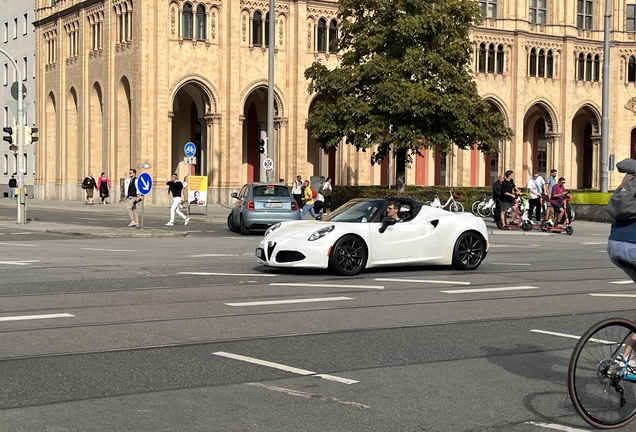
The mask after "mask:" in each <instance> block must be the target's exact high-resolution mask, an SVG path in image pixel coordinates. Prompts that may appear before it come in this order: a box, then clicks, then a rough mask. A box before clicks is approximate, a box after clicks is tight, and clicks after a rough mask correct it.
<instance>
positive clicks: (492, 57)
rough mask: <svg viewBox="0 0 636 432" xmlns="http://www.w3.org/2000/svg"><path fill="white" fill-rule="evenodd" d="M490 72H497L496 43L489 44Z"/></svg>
mask: <svg viewBox="0 0 636 432" xmlns="http://www.w3.org/2000/svg"><path fill="white" fill-rule="evenodd" d="M488 72H493V73H494V72H495V44H490V45H489V46H488Z"/></svg>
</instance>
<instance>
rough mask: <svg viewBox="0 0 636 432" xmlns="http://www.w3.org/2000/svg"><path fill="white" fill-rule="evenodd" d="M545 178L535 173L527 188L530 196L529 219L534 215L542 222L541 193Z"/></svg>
mask: <svg viewBox="0 0 636 432" xmlns="http://www.w3.org/2000/svg"><path fill="white" fill-rule="evenodd" d="M544 185H545V180H543V177H541V176H540V175H539V173H536V172H535V173H533V174H532V177H530V178H529V179H528V184H526V189H528V195H529V198H530V209H529V210H528V219H531V218H532V217H534V219H535V220H536V221H537V223H539V222H541V210H542V209H541V194H542V193H543V189H544Z"/></svg>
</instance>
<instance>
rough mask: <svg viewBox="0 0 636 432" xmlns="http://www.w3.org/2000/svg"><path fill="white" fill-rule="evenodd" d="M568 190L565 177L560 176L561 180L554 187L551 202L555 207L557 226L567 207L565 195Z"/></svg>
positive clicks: (555, 222) (555, 223)
mask: <svg viewBox="0 0 636 432" xmlns="http://www.w3.org/2000/svg"><path fill="white" fill-rule="evenodd" d="M567 193H568V192H567V191H566V190H565V179H564V178H563V177H559V181H558V182H557V184H555V185H554V186H553V187H552V195H551V196H550V204H552V208H553V209H554V214H555V217H554V225H555V226H557V225H559V224H560V223H561V222H562V221H563V215H564V214H565V209H564V208H563V197H565V195H566V194H567Z"/></svg>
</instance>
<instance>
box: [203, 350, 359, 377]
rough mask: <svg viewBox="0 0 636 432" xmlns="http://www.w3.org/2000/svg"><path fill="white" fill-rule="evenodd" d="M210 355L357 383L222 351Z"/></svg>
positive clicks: (294, 372)
mask: <svg viewBox="0 0 636 432" xmlns="http://www.w3.org/2000/svg"><path fill="white" fill-rule="evenodd" d="M212 355H215V356H219V357H226V358H230V359H234V360H239V361H244V362H247V363H253V364H257V365H260V366H266V367H270V368H272V369H278V370H282V371H285V372H291V373H293V374H296V375H303V376H315V377H317V378H322V379H326V380H329V381H335V382H339V383H342V384H355V383H357V382H358V381H355V380H352V379H348V378H341V377H337V376H334V375H325V374H319V373H317V372H313V371H310V370H306V369H299V368H295V367H293V366H287V365H284V364H280V363H274V362H270V361H267V360H260V359H257V358H254V357H246V356H242V355H239V354H232V353H229V352H224V351H217V352H213V353H212Z"/></svg>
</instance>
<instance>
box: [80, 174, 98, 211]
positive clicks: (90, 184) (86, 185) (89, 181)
mask: <svg viewBox="0 0 636 432" xmlns="http://www.w3.org/2000/svg"><path fill="white" fill-rule="evenodd" d="M82 189H84V190H85V191H86V201H84V204H88V205H93V190H95V189H97V183H96V182H95V179H94V178H93V173H92V172H91V173H88V177H86V178H85V179H84V181H83V182H82Z"/></svg>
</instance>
